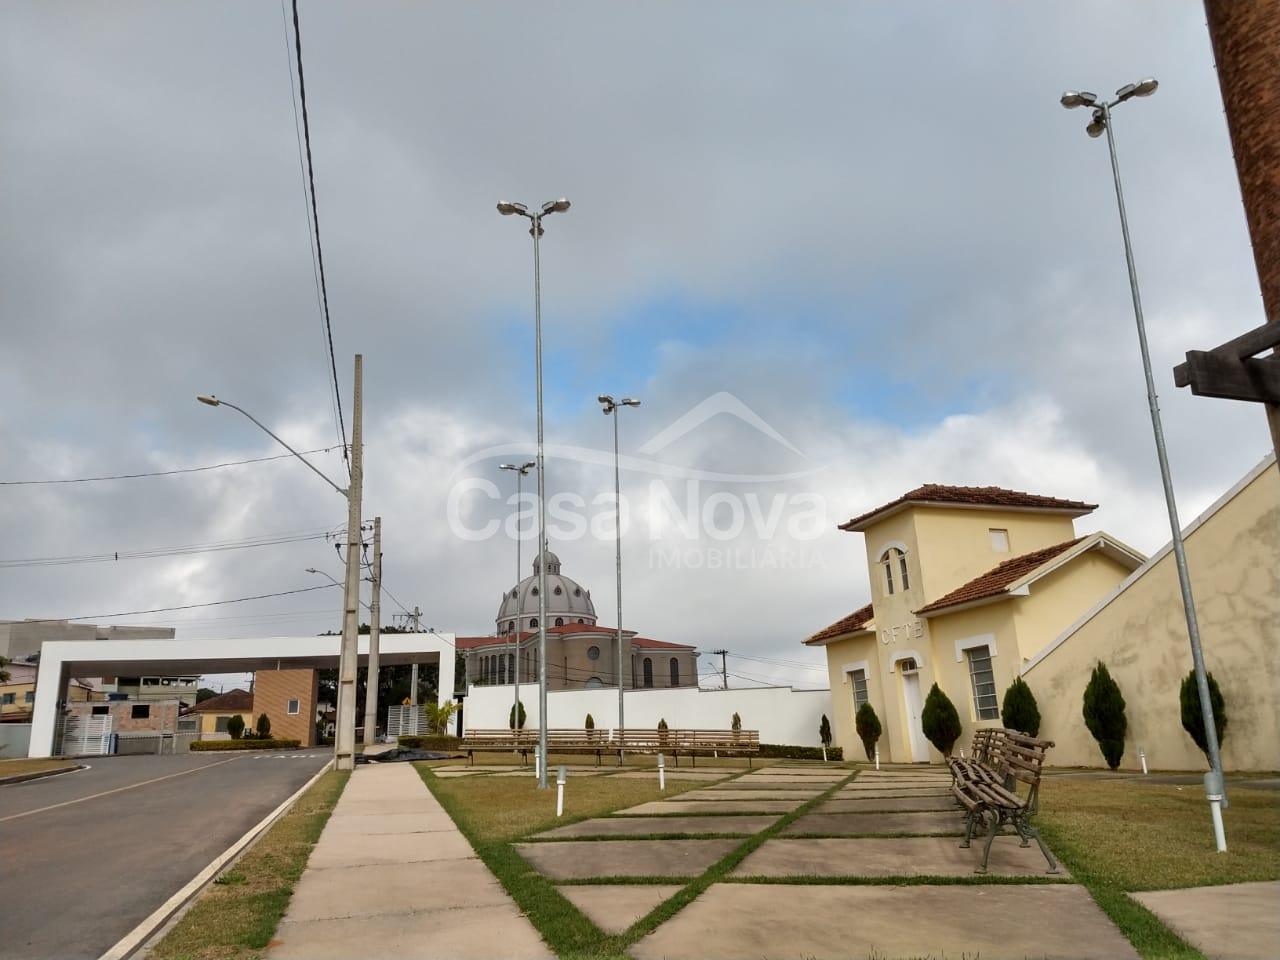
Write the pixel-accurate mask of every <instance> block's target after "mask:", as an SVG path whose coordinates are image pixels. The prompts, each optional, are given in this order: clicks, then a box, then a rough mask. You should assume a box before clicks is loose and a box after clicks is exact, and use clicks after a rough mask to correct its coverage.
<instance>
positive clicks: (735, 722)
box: [729, 710, 742, 733]
mask: <svg viewBox="0 0 1280 960" xmlns="http://www.w3.org/2000/svg"><path fill="white" fill-rule="evenodd" d="M729 726H730V727H731V728H732V729H733V732H734V733H737V732H738V731H739V730H741V729H742V718H741V717H740V716H738V711H737V710H735V711H733V719H732V720H731V721H729Z"/></svg>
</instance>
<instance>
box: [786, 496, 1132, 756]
mask: <svg viewBox="0 0 1280 960" xmlns="http://www.w3.org/2000/svg"><path fill="white" fill-rule="evenodd" d="M1094 509H1096V504H1090V503H1083V502H1081V501H1078V500H1062V499H1058V498H1056V497H1046V496H1038V495H1036V494H1027V493H1021V492H1018V491H1014V490H1005V489H1002V488H999V487H952V486H942V485H938V484H928V485H925V486H922V487H919V488H917V489H915V490H912V491H910V492H909V493H906V494H904V495H903V496H901V497H899V498H898V499H896V500H894V501H892V502H890V503H887V504H885V505H884V506H882V507H878V508H877V509H875V510H872V511H869V512H867V513H864V514H862V515H861V516H857V517H854V518H853V519H852V520H849V521H848V522H846V523H844V524H841V526H840V529H841V530H845V531H848V532H857V533H861V534H862V535H863V537H864V540H865V545H866V554H867V569H868V570H869V571H870V573H871V603H870V604H868V605H867V606H866V607H863V608H862V609H860V610H856V611H854V612H853V613H852V614H850V615H849V616H847V617H845V618H844V619H842V620H840V621H837V622H836V623H834V624H832V625H831V626H829V627H827V628H825V629H824V630H821V631H819V632H818V633H816V634H814V635H813V636H811V637H810V638H809V639H808V640H806V641H804V642H805V643H806V644H807V645H809V646H821V647H823V648H825V650H826V653H827V669H828V673H829V676H830V683H831V697H832V706H833V708H834V711H833V712H834V716H833V718H832V720H833V726H834V731H833V732H834V735H835V741H836V743H837V744H838V745H840V746H842V747H843V748H844V749H845V752H846V756H850V757H856V756H860V755H861V754H862V745H861V742H860V741H859V739H858V737H857V733H856V731H855V729H854V714H855V713H856V711H857V709H858V708H859V707H860V706H861V705H862V704H863V703H870V704H871V705H872V707H873V708H874V709H875V711H876V714H877V715H878V716H879V718H880V722H881V725H882V727H883V734H882V736H881V739H880V742H879V748H880V755H881V759H882V760H886V761H895V762H913V761H914V762H924V761H929V760H934V761H937V760H940V759H941V755H940V754H939V753H938V752H937V750H935V749H934V748H933V746H932V745H931V744H929V742H928V741H927V740H926V739H925V736H924V731H923V729H922V726H921V721H920V715H921V710H922V708H923V705H924V700H925V696H926V695H927V694H928V691H929V688H930V687H931V686H932V685H933V684H934V683H937V684H938V686H939V687H940V688H941V689H942V690H943V691H944V692H945V693H946V694H947V696H948V697H949V698H950V699H951V701H952V702H953V703H954V704H955V706H956V710H957V711H958V712H959V714H960V720H961V723H962V725H963V728H964V729H963V733H962V734H961V740H960V743H961V744H963V743H966V742H967V741H968V739H969V738H970V737H971V735H972V732H973V730H974V729H975V728H977V727H980V726H999V724H1000V699H1001V697H1002V696H1003V693H1004V690H1005V689H1006V688H1007V687H1008V686H1009V684H1010V683H1011V682H1012V681H1013V679H1014V678H1015V677H1016V676H1018V674H1019V672H1020V671H1021V669H1022V666H1023V664H1024V663H1025V662H1027V661H1029V660H1031V659H1032V658H1034V657H1036V656H1037V655H1038V654H1040V653H1041V651H1043V650H1044V649H1045V648H1046V647H1048V646H1049V645H1050V644H1051V643H1052V642H1053V641H1054V640H1055V639H1056V638H1057V637H1058V636H1059V635H1060V634H1061V633H1062V632H1063V631H1064V630H1066V629H1067V628H1068V627H1069V626H1070V625H1071V624H1072V623H1073V622H1075V621H1076V620H1077V619H1078V618H1079V617H1080V616H1081V615H1082V614H1083V613H1084V612H1085V611H1086V610H1088V609H1089V607H1090V606H1092V605H1093V604H1094V603H1095V602H1097V600H1098V599H1099V598H1101V597H1102V596H1104V595H1106V594H1107V593H1108V592H1109V591H1111V590H1112V589H1114V588H1115V587H1117V586H1119V585H1120V584H1121V583H1122V582H1123V581H1124V580H1125V578H1126V577H1128V576H1129V575H1130V574H1131V573H1132V572H1133V571H1134V570H1135V569H1137V568H1138V567H1139V566H1140V565H1141V564H1142V563H1143V562H1144V560H1145V558H1144V557H1143V556H1142V555H1141V554H1140V553H1138V552H1137V551H1135V550H1133V549H1132V548H1131V547H1128V546H1126V545H1125V544H1123V543H1121V542H1120V541H1118V540H1116V539H1115V538H1114V537H1111V536H1109V535H1107V534H1105V533H1093V534H1090V535H1088V536H1084V537H1080V536H1077V535H1076V531H1075V525H1074V521H1075V520H1076V519H1077V518H1078V517H1081V516H1084V515H1086V514H1088V513H1091V512H1092V511H1093V510H1094Z"/></svg>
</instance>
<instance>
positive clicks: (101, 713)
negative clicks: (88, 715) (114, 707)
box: [92, 704, 111, 717]
mask: <svg viewBox="0 0 1280 960" xmlns="http://www.w3.org/2000/svg"><path fill="white" fill-rule="evenodd" d="M92 712H93V715H94V716H95V717H105V716H106V715H107V714H109V713H110V712H111V708H110V707H108V706H107V705H106V704H103V705H102V706H100V707H94V708H93V710H92Z"/></svg>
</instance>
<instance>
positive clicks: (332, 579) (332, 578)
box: [306, 567, 372, 610]
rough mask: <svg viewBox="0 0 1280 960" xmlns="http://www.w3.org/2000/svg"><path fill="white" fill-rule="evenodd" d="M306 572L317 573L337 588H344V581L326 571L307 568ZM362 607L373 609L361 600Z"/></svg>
mask: <svg viewBox="0 0 1280 960" xmlns="http://www.w3.org/2000/svg"><path fill="white" fill-rule="evenodd" d="M306 572H307V573H316V574H319V575H320V576H322V577H326V578H327V579H328V580H329V581H330V582H331V583H332V584H333V585H334V586H337V587H340V586H342V581H341V580H339V579H338V578H337V577H335V576H334V575H333V574H331V573H327V572H325V571H324V570H318V569H316V568H315V567H307V569H306ZM360 606H362V607H364V608H365V609H366V610H370V609H372V608H371V607H370V606H369V604H367V603H365V602H364V600H361V601H360Z"/></svg>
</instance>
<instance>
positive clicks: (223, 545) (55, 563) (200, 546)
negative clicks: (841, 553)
mask: <svg viewBox="0 0 1280 960" xmlns="http://www.w3.org/2000/svg"><path fill="white" fill-rule="evenodd" d="M327 539H329V534H328V533H324V532H322V533H300V534H281V535H273V536H268V537H250V538H248V539H245V540H228V541H222V542H215V543H194V544H187V545H184V546H177V547H155V548H152V549H147V550H131V551H125V550H117V551H112V552H110V553H91V554H81V555H76V556H67V557H27V558H22V559H15V560H0V570H8V569H14V568H17V567H63V566H72V565H76V564H82V563H114V562H116V561H119V560H149V559H154V558H156V557H185V556H191V555H192V554H198V553H221V552H223V551H226V550H245V549H248V548H250V547H274V546H279V545H281V544H286V543H305V542H307V541H309V540H327Z"/></svg>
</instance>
